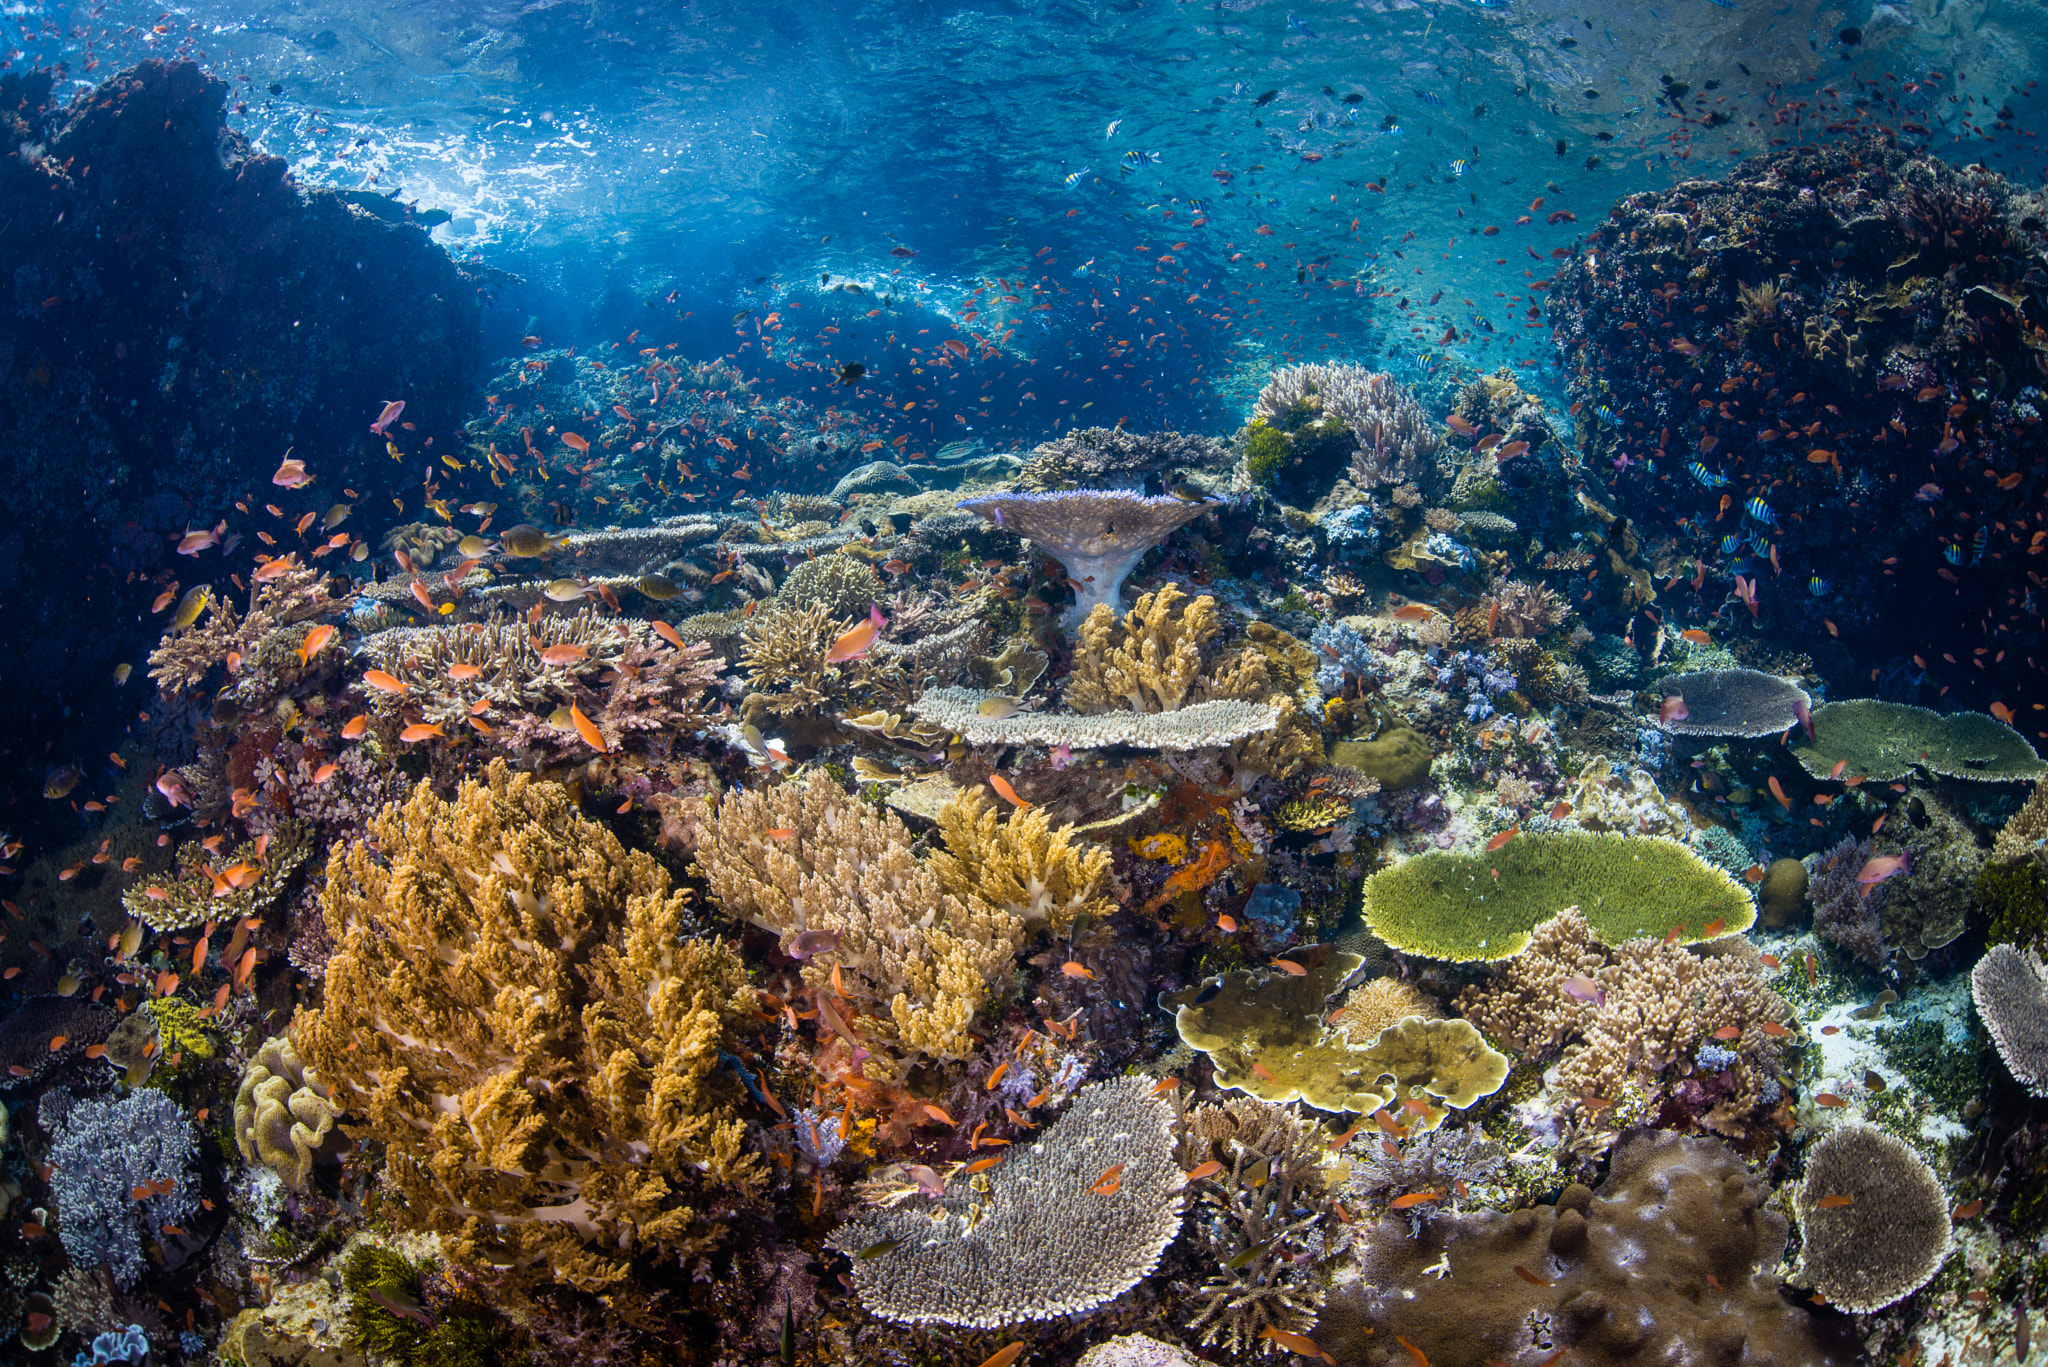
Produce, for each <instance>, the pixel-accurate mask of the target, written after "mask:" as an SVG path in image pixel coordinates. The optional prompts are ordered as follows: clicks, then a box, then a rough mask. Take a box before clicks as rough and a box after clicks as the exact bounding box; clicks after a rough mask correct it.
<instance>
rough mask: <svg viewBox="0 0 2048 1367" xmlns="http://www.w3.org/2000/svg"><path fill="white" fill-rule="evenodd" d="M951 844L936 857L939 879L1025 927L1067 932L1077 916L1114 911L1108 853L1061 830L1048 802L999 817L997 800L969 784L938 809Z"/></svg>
mask: <svg viewBox="0 0 2048 1367" xmlns="http://www.w3.org/2000/svg"><path fill="white" fill-rule="evenodd" d="M939 834H940V835H942V836H944V837H945V841H946V848H945V850H944V851H942V852H940V853H936V854H934V855H932V856H931V859H930V864H931V868H932V872H934V873H936V874H937V875H938V877H939V885H940V886H941V887H943V888H944V889H945V890H946V891H947V892H949V893H951V894H952V895H953V896H954V897H956V898H958V899H959V900H960V901H961V903H962V904H963V905H964V904H967V903H969V902H971V901H972V900H973V899H975V898H977V897H978V898H980V899H982V900H983V901H987V902H991V903H994V904H995V905H996V906H998V907H1000V908H1002V909H1003V910H1005V911H1007V912H1009V913H1010V914H1011V915H1013V916H1015V917H1016V918H1017V919H1018V920H1020V921H1022V922H1023V923H1024V924H1025V925H1026V926H1028V927H1031V928H1034V929H1036V928H1039V927H1045V928H1048V929H1050V930H1052V931H1054V932H1055V933H1058V934H1064V933H1065V932H1066V930H1067V928H1068V927H1069V926H1071V925H1073V923H1074V918H1075V917H1077V916H1081V915H1083V914H1086V915H1088V916H1091V917H1093V918H1095V919H1097V920H1100V919H1102V918H1103V917H1105V916H1107V915H1109V914H1110V913H1111V912H1113V911H1115V910H1116V903H1115V901H1113V900H1112V899H1111V898H1109V897H1107V896H1105V895H1104V894H1105V893H1106V892H1107V891H1108V888H1109V865H1110V854H1109V851H1108V850H1106V849H1104V848H1103V847H1101V846H1100V845H1093V844H1089V843H1087V842H1085V841H1079V840H1076V839H1075V838H1074V828H1073V827H1072V826H1061V827H1059V828H1057V829H1055V828H1054V827H1053V825H1052V823H1051V821H1050V820H1049V819H1048V818H1047V817H1046V814H1045V809H1044V808H1042V807H1031V808H1028V809H1026V810H1022V811H1019V812H1017V813H1016V814H1015V815H1013V816H1011V818H1010V819H1009V820H1008V821H1001V820H998V818H997V813H996V809H995V804H994V803H993V802H992V801H991V800H990V798H989V796H988V794H987V793H986V792H985V791H984V790H982V789H980V788H970V789H968V790H967V791H966V792H965V793H963V794H962V795H961V796H960V797H959V798H958V799H957V800H955V801H953V802H950V803H948V804H947V805H946V806H945V807H943V808H942V809H940V811H939Z"/></svg>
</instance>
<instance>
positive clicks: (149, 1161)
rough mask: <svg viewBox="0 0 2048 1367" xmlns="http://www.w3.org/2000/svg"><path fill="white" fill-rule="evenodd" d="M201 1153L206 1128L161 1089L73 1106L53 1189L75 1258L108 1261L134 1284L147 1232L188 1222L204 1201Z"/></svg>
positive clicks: (119, 1281)
mask: <svg viewBox="0 0 2048 1367" xmlns="http://www.w3.org/2000/svg"><path fill="white" fill-rule="evenodd" d="M48 1114H49V1112H48V1111H47V1110H46V1111H45V1112H44V1115H45V1117H47V1116H48ZM198 1155H199V1132H198V1131H197V1130H195V1129H194V1128H193V1126H192V1121H191V1118H190V1117H189V1116H187V1115H186V1114H185V1112H184V1111H183V1110H182V1109H180V1108H179V1106H178V1103H177V1102H175V1101H173V1100H171V1099H170V1098H169V1097H167V1096H165V1095H164V1094H163V1093H162V1092H158V1091H153V1090H148V1089H144V1090H142V1091H137V1092H131V1093H129V1094H128V1095H127V1096H125V1097H122V1098H121V1099H120V1100H118V1101H103V1100H94V1101H81V1102H79V1103H78V1104H76V1105H74V1106H71V1107H70V1108H69V1110H67V1111H66V1112H64V1118H63V1119H62V1120H61V1121H60V1122H58V1124H57V1126H56V1142H55V1143H53V1144H52V1145H51V1146H50V1189H51V1191H52V1192H53V1193H55V1195H56V1198H57V1216H58V1220H57V1229H58V1235H59V1237H60V1238H61V1239H62V1240H63V1242H64V1251H65V1252H66V1253H68V1254H70V1255H71V1260H72V1262H74V1263H76V1264H77V1265H78V1266H80V1267H86V1268H97V1267H104V1268H106V1269H108V1271H110V1272H111V1273H112V1274H113V1278H114V1282H115V1284H116V1285H118V1286H124V1287H126V1286H133V1285H134V1284H135V1281H136V1279H137V1278H139V1277H140V1276H141V1275H142V1272H143V1266H144V1264H143V1260H142V1240H143V1237H144V1235H145V1234H146V1235H147V1236H148V1237H149V1239H150V1240H151V1242H155V1241H156V1239H157V1238H158V1236H159V1234H160V1233H161V1232H162V1231H161V1226H164V1225H171V1226H178V1225H182V1224H184V1223H185V1222H186V1221H187V1220H189V1219H190V1218H191V1217H192V1216H193V1215H194V1214H195V1213H196V1212H197V1211H198V1209H199V1190H198V1183H197V1182H195V1181H194V1180H193V1170H192V1165H193V1161H194V1160H195V1159H196V1158H197V1157H198ZM166 1237H168V1236H166Z"/></svg>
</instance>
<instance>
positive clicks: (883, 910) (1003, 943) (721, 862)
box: [697, 772, 1094, 1070]
mask: <svg viewBox="0 0 2048 1367" xmlns="http://www.w3.org/2000/svg"><path fill="white" fill-rule="evenodd" d="M974 810H976V809H961V810H960V811H958V812H957V813H956V816H955V818H954V819H955V823H956V825H955V828H956V830H958V831H959V832H960V833H961V836H962V842H961V847H960V848H956V849H954V850H953V851H952V855H953V859H954V860H955V861H957V862H956V863H952V864H948V865H946V866H945V873H944V874H942V873H941V870H940V867H939V866H937V865H936V864H934V863H932V862H928V861H924V860H920V859H918V858H917V857H916V856H915V855H914V854H913V853H912V852H911V838H910V833H909V832H908V831H907V830H906V829H904V826H903V823H902V822H901V821H899V820H898V819H897V818H896V817H895V816H893V815H891V814H889V813H886V812H878V811H876V810H875V809H874V808H873V807H871V806H869V805H868V804H867V803H865V802H862V801H861V800H860V799H859V798H858V797H855V796H853V795H851V794H849V793H847V792H846V791H844V790H843V789H841V788H840V787H839V785H838V784H836V783H834V782H833V781H832V780H831V779H830V778H829V777H827V776H825V775H824V774H822V773H817V772H813V773H812V774H811V775H810V776H809V777H808V778H806V779H804V780H803V781H801V782H789V783H783V784H778V785H776V786H774V787H771V788H767V789H765V790H758V789H757V790H754V791H747V792H732V793H728V794H726V795H725V797H724V798H723V799H722V800H721V801H720V802H719V803H718V804H717V806H716V807H715V809H714V810H713V811H712V813H711V816H710V820H709V821H708V823H707V824H706V827H705V830H704V834H703V837H702V839H700V840H699V842H698V844H697V866H698V868H699V869H701V870H702V871H703V875H704V878H705V881H706V882H707V883H708V884H709V886H710V889H711V895H712V896H713V897H714V898H716V899H717V901H718V904H719V905H720V906H721V907H723V908H724V909H725V911H726V912H727V913H728V914H730V915H733V916H737V917H742V918H744V919H746V920H748V921H751V922H752V923H753V924H755V925H757V926H760V927H761V928H762V929H764V930H769V931H773V932H774V933H775V934H776V935H777V936H778V937H780V941H781V944H782V948H783V952H784V953H790V952H791V951H793V950H794V949H795V948H796V947H797V946H796V942H797V938H798V937H799V936H803V935H806V934H811V935H815V936H817V937H818V938H820V939H821V940H823V941H825V942H826V943H827V944H828V945H829V947H828V948H822V949H819V950H817V951H813V952H810V953H809V954H808V955H807V956H806V958H805V961H804V970H803V971H804V981H805V982H806V983H807V984H809V986H810V988H811V990H812V991H813V992H815V993H819V994H821V996H822V995H823V994H825V993H828V992H830V993H833V994H843V999H844V1000H845V1001H846V1002H847V1003H848V1004H849V1005H850V1007H851V1009H852V1011H853V1012H854V1013H855V1014H854V1022H858V1024H855V1023H853V1022H848V1023H847V1024H848V1027H849V1032H850V1034H851V1038H850V1039H849V1041H848V1042H849V1043H853V1044H855V1045H856V1046H857V1047H859V1046H861V1045H863V1044H866V1045H868V1046H881V1047H882V1048H883V1050H884V1051H885V1053H893V1052H896V1051H901V1053H903V1054H905V1055H917V1054H925V1055H929V1056H931V1057H933V1058H938V1059H954V1060H957V1059H964V1058H966V1057H968V1056H969V1055H970V1054H971V1053H972V1052H973V1050H974V1047H975V1046H974V1042H973V1040H972V1039H971V1038H970V1036H969V1034H968V1026H969V1024H970V1023H971V1022H972V1021H973V1019H974V1016H975V1013H976V1012H978V1011H979V1010H980V1009H981V1006H982V1004H983V1002H985V1001H986V1000H987V998H988V993H989V990H990V984H991V981H992V980H993V979H994V978H995V976H996V974H997V973H998V972H999V971H1000V970H1001V969H1002V967H1003V966H1004V965H1005V964H1007V963H1008V962H1009V961H1010V958H1011V956H1012V955H1014V954H1015V953H1016V952H1017V950H1018V949H1019V948H1020V947H1021V946H1022V945H1023V943H1024V939H1025V935H1026V930H1025V923H1024V916H1023V915H1022V914H1020V913H1019V912H1018V911H1013V910H1011V909H1010V908H1009V907H1007V906H998V905H992V904H991V903H990V902H988V901H985V900H983V898H982V896H981V895H980V894H979V891H978V890H977V889H973V888H969V890H968V892H967V895H966V896H965V897H959V896H955V895H954V894H953V893H952V892H950V891H948V890H947V877H946V875H950V876H951V879H952V881H953V882H954V883H955V884H956V885H957V884H964V883H970V882H971V881H972V880H971V877H969V876H967V875H968V871H969V870H971V869H973V868H976V867H978V866H979V865H980V864H981V863H982V862H984V861H986V862H987V863H990V864H994V865H997V866H1000V865H1001V864H1002V863H1003V862H1005V861H1006V860H1007V861H1008V862H1010V863H1012V865H1013V866H1015V865H1017V864H1018V862H1019V861H1021V860H1024V859H1031V860H1034V861H1043V862H1042V864H1041V867H1042V868H1043V869H1045V870H1046V871H1048V872H1050V871H1052V870H1053V869H1055V868H1058V869H1059V870H1060V872H1061V874H1062V876H1063V877H1064V878H1065V880H1066V882H1067V884H1068V888H1069V896H1070V897H1072V896H1073V895H1075V894H1080V895H1081V901H1082V905H1084V906H1085V905H1086V904H1087V900H1088V898H1087V895H1086V893H1087V888H1088V885H1089V883H1090V882H1091V881H1092V880H1091V879H1089V878H1088V877H1087V873H1088V871H1089V870H1090V869H1091V868H1093V867H1094V866H1093V864H1092V862H1091V861H1088V860H1086V859H1081V858H1068V859H1064V860H1063V859H1062V858H1061V857H1060V856H1059V855H1058V854H1057V853H1055V852H1054V850H1053V848H1052V846H1053V843H1054V838H1053V836H1052V835H1051V834H1050V833H1044V839H1045V842H1046V843H1045V845H1044V847H1043V850H1042V852H1041V851H1040V850H1037V849H1033V848H1031V846H1032V845H1033V843H1034V842H1033V840H1032V836H1033V835H1034V834H1036V832H1034V831H1033V830H1032V828H1029V827H1027V828H1023V829H1020V830H1018V831H1017V832H1016V833H1015V834H1014V835H1010V836H1008V837H1007V838H1005V837H1002V836H997V835H995V834H994V833H992V832H991V833H989V834H988V835H987V837H986V838H985V839H982V840H981V842H980V843H979V844H977V843H976V841H977V838H978V837H982V836H983V832H982V830H981V828H980V826H979V823H978V822H977V823H976V824H975V826H974V829H973V831H972V833H970V832H969V831H968V830H967V828H966V827H967V823H968V822H970V821H973V820H974V816H973V812H974ZM1076 875H1079V876H1078V877H1077V876H1076ZM1027 876H1028V874H1027ZM1005 890H1008V891H1012V892H1014V893H1015V894H1016V900H1017V901H1018V902H1019V903H1020V904H1021V905H1022V906H1023V907H1024V908H1025V909H1026V910H1042V911H1043V913H1044V914H1045V915H1046V916H1047V918H1048V919H1050V918H1051V917H1052V916H1053V915H1054V914H1055V909H1054V908H1053V907H1052V906H1050V905H1046V904H1041V902H1040V901H1039V899H1038V897H1037V896H1035V895H1031V894H1029V893H1028V891H1027V890H1026V889H1025V888H1024V887H1023V886H1021V885H1020V886H1019V887H1018V888H1016V889H1004V888H1002V887H1000V886H999V888H998V893H999V894H1000V893H1001V892H1003V891H1005ZM887 1061H888V1060H887V1059H883V1058H878V1059H874V1060H872V1061H871V1062H872V1064H873V1065H874V1066H875V1067H876V1068H877V1069H878V1070H879V1069H880V1068H881V1067H882V1066H884V1065H885V1064H886V1063H887ZM899 1066H900V1064H899Z"/></svg>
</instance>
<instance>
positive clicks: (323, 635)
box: [299, 622, 334, 665]
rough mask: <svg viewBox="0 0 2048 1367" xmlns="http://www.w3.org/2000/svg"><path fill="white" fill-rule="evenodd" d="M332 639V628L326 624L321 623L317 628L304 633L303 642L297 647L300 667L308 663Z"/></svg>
mask: <svg viewBox="0 0 2048 1367" xmlns="http://www.w3.org/2000/svg"><path fill="white" fill-rule="evenodd" d="M333 639H334V628H333V627H331V626H329V625H327V623H325V622H322V623H321V624H320V625H319V626H317V627H314V628H313V629H312V630H311V631H309V632H307V633H306V639H305V641H304V642H303V643H301V644H300V646H299V663H300V664H302V665H303V664H307V663H309V662H310V661H311V660H312V658H313V657H314V656H315V655H318V654H319V653H320V652H321V650H323V649H324V648H325V647H326V645H327V643H328V642H329V641H331V640H333Z"/></svg>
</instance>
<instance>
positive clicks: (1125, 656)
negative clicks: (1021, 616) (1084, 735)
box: [1065, 584, 1266, 713]
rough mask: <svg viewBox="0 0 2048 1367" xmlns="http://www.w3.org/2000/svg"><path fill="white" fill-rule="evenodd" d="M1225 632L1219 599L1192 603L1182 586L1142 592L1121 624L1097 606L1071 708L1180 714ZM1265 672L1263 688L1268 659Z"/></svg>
mask: <svg viewBox="0 0 2048 1367" xmlns="http://www.w3.org/2000/svg"><path fill="white" fill-rule="evenodd" d="M1221 630H1223V620H1222V617H1221V615H1220V614H1219V613H1218V612H1217V610H1216V600H1215V599H1214V598H1211V597H1208V596H1207V595H1204V596H1203V597H1200V598H1197V599H1195V600H1193V601H1192V602H1190V601H1189V600H1188V596H1187V595H1186V594H1185V593H1183V592H1182V591H1181V589H1180V586H1179V585H1178V584H1167V585H1165V586H1164V587H1162V588H1160V589H1159V590H1158V591H1157V592H1155V593H1147V594H1141V595H1140V596H1139V598H1138V603H1137V606H1136V607H1134V608H1132V609H1131V610H1130V611H1129V612H1128V613H1126V614H1124V617H1123V619H1122V620H1121V621H1119V620H1118V619H1117V616H1116V614H1115V612H1113V611H1112V610H1111V609H1110V608H1109V607H1108V606H1107V605H1104V606H1101V607H1097V608H1096V609H1095V610H1094V611H1093V612H1091V613H1089V614H1088V616H1087V617H1085V618H1084V619H1082V622H1081V625H1080V628H1079V629H1078V631H1077V632H1076V637H1077V639H1076V642H1075V647H1074V664H1073V672H1072V673H1071V674H1069V675H1068V678H1067V687H1066V693H1065V700H1066V704H1067V706H1068V707H1071V708H1072V709H1073V710H1074V711H1076V712H1083V713H1099V712H1109V711H1114V710H1117V709H1120V708H1126V707H1127V708H1129V709H1130V710H1131V711H1133V712H1172V711H1174V710H1175V709H1177V708H1179V707H1180V706H1181V705H1182V704H1183V703H1185V702H1187V701H1189V696H1188V695H1189V690H1190V689H1192V688H1193V687H1194V685H1195V681H1196V679H1197V678H1198V677H1199V675H1200V674H1201V670H1202V645H1203V643H1204V642H1206V641H1208V640H1209V639H1210V638H1211V637H1213V636H1215V635H1216V634H1217V633H1218V632H1220V631H1221ZM1251 659H1252V660H1257V659H1258V657H1257V656H1256V655H1251ZM1258 673H1259V676H1260V678H1259V682H1260V683H1261V684H1263V683H1264V682H1265V678H1264V674H1265V671H1264V668H1263V662H1262V661H1261V662H1260V663H1259V669H1258ZM1260 691H1261V695H1263V692H1264V691H1266V690H1264V689H1261V690H1260ZM1219 696H1242V695H1241V694H1236V693H1229V692H1225V693H1221V694H1219Z"/></svg>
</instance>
